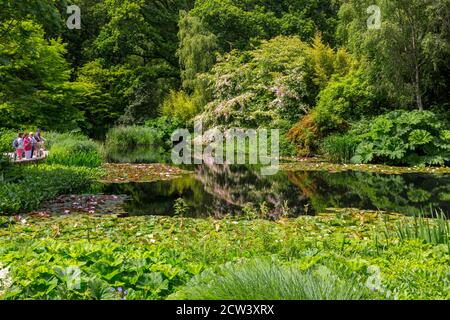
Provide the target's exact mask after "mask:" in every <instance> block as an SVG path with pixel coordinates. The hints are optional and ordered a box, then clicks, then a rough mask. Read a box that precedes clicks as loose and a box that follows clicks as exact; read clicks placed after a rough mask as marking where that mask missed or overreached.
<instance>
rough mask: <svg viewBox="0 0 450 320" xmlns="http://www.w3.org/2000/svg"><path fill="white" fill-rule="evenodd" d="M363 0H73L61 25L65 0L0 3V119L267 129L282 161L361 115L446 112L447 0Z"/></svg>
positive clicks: (18, 124)
mask: <svg viewBox="0 0 450 320" xmlns="http://www.w3.org/2000/svg"><path fill="white" fill-rule="evenodd" d="M28 2H29V1H26V3H28ZM372 2H373V1H372ZM372 2H371V1H369V0H364V1H359V0H358V1H357V0H341V1H334V0H300V1H299V0H295V1H291V0H284V1H260V0H245V1H241V0H239V1H237V0H227V1H218V0H176V1H172V2H170V3H169V2H160V1H153V0H152V1H143V0H142V1H130V0H108V1H103V2H101V3H98V2H96V1H92V0H78V1H75V4H77V5H79V6H80V8H81V12H82V28H81V29H80V30H70V29H68V28H66V26H65V19H66V16H67V13H66V12H65V9H66V6H67V3H66V1H63V0H61V1H53V0H39V1H36V2H34V3H28V5H26V4H25V2H24V3H21V4H17V3H13V2H11V1H3V2H2V3H1V7H0V9H2V10H1V11H2V14H1V16H0V31H1V32H0V37H1V39H2V42H1V45H0V62H1V64H0V78H1V80H2V81H1V82H0V109H1V110H2V113H1V116H0V127H7V128H13V129H15V130H18V129H20V128H22V127H23V126H28V127H43V128H45V129H47V130H50V129H57V130H60V131H67V130H69V131H70V130H73V129H81V131H83V133H85V134H88V135H89V136H91V137H95V138H104V137H105V135H106V133H107V132H108V130H109V129H111V127H113V126H117V125H125V126H130V125H131V126H134V125H144V124H145V123H146V122H148V121H149V120H152V119H155V118H158V117H159V116H161V115H162V116H164V117H168V118H172V119H175V120H176V121H179V122H180V123H183V124H184V123H188V124H191V123H192V121H193V120H194V119H196V120H203V122H204V123H203V124H204V128H205V129H209V128H211V127H216V126H219V127H233V126H241V127H246V128H248V127H251V128H258V127H267V128H278V129H280V130H281V133H282V137H281V142H282V151H283V153H284V155H290V154H291V150H293V149H294V148H296V149H297V153H298V154H300V155H314V154H318V153H321V152H322V151H323V150H324V149H323V148H321V146H322V145H323V143H322V142H323V140H324V139H325V138H326V137H327V136H328V135H330V134H339V135H343V134H345V133H346V132H347V131H348V130H349V129H350V128H351V127H352V126H353V124H354V123H355V122H357V121H359V120H360V119H361V118H362V117H363V116H364V117H365V118H368V117H376V116H380V115H382V114H384V113H386V112H390V111H392V110H399V109H401V110H408V109H409V110H411V109H414V108H416V109H419V110H427V111H432V112H434V113H435V114H436V116H437V117H439V118H442V119H445V118H448V117H449V116H450V114H449V111H448V110H449V108H448V106H449V104H448V99H449V96H448V92H450V91H449V90H448V81H447V74H448V68H449V61H448V57H449V54H448V53H449V50H450V49H449V48H450V44H449V36H450V34H449V31H448V30H449V29H450V28H448V18H449V16H450V10H449V8H450V6H449V5H448V4H449V3H448V0H429V1H421V0H415V1H412V2H411V1H406V0H398V1H390V2H387V1H375V3H372ZM371 5H377V6H378V7H379V8H380V12H381V17H380V24H379V25H378V26H377V25H376V24H377V21H376V20H377V17H376V14H374V11H373V10H375V9H370V10H369V8H372V7H370V6H371ZM374 26H375V28H374ZM31 53H32V54H31ZM18 92H20V94H17V93H18ZM155 121H157V120H155ZM170 128H172V127H171V126H170ZM167 130H168V128H165V129H164V131H167ZM285 134H287V136H286V137H287V138H288V140H286V139H285ZM289 144H291V145H289ZM362 148H363V147H361V148H360V149H362ZM403 148H409V147H408V146H403ZM419 149H420V148H419ZM419 149H414V150H412V151H413V152H416V151H417V152H418V153H419V156H421V152H422V151H421V150H419ZM373 158H374V159H375V161H385V160H386V158H383V157H378V156H376V155H375V156H374V157H373ZM388 158H389V159H388V160H392V159H390V158H391V157H388ZM391 162H392V161H391ZM394 162H395V161H394ZM397 163H412V162H411V161H409V160H404V159H403V160H402V161H399V162H397ZM423 163H426V164H428V165H435V164H442V163H444V162H443V161H442V160H439V159H437V160H436V159H435V160H433V161H424V162H423Z"/></svg>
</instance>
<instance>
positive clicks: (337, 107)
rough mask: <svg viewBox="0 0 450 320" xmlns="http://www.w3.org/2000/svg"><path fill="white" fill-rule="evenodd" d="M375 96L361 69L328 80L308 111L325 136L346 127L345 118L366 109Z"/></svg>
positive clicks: (359, 115)
mask: <svg viewBox="0 0 450 320" xmlns="http://www.w3.org/2000/svg"><path fill="white" fill-rule="evenodd" d="M374 101H375V96H374V94H373V93H372V91H371V90H370V87H369V84H368V81H367V79H365V77H364V75H363V73H362V71H361V70H358V71H354V72H351V73H350V74H348V75H347V76H345V77H341V78H337V79H335V80H334V81H331V82H330V83H329V84H328V86H327V87H326V88H325V89H324V90H322V91H321V92H320V94H319V100H318V103H317V106H316V107H315V108H314V109H313V110H312V111H311V112H312V114H313V118H314V122H315V124H316V125H317V128H318V132H319V133H320V134H321V135H322V136H325V135H327V134H329V133H331V132H335V131H338V130H341V129H343V128H344V129H345V128H348V127H349V121H352V120H353V121H354V120H359V119H360V118H361V117H362V116H363V115H365V114H367V113H370V112H371V109H372V106H373V104H374Z"/></svg>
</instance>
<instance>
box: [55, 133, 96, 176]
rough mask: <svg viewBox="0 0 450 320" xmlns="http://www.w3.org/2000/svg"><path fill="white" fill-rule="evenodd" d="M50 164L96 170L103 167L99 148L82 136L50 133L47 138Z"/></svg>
mask: <svg viewBox="0 0 450 320" xmlns="http://www.w3.org/2000/svg"><path fill="white" fill-rule="evenodd" d="M47 139H48V149H49V157H48V159H47V162H48V163H50V164H61V165H66V166H81V167H90V168H95V167H98V166H100V165H101V162H102V157H101V154H100V151H99V146H98V145H97V143H95V142H94V141H92V140H90V139H89V138H87V137H85V136H83V135H81V134H68V133H66V134H57V133H50V134H49V136H47Z"/></svg>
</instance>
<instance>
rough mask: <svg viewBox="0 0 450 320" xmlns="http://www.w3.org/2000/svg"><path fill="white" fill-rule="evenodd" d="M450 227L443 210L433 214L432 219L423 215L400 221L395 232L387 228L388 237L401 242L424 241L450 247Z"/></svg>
mask: <svg viewBox="0 0 450 320" xmlns="http://www.w3.org/2000/svg"><path fill="white" fill-rule="evenodd" d="M449 231H450V226H449V222H448V219H447V217H446V216H445V214H444V212H443V211H442V210H440V211H437V210H436V211H434V212H432V215H431V217H430V218H427V217H425V216H424V215H423V214H419V215H416V216H414V217H413V218H403V219H402V220H400V221H398V222H397V223H396V224H395V226H394V228H393V231H391V230H389V228H387V227H386V232H385V234H386V237H387V238H393V237H397V238H398V239H400V240H401V241H406V240H417V239H419V240H422V241H424V242H426V243H432V244H447V245H450V241H449V238H450V232H449Z"/></svg>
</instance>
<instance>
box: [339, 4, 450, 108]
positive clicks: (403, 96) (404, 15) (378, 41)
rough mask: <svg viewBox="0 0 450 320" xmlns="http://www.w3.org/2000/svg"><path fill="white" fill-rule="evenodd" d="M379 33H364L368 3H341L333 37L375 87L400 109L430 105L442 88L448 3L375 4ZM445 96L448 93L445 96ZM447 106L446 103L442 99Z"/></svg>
mask: <svg viewBox="0 0 450 320" xmlns="http://www.w3.org/2000/svg"><path fill="white" fill-rule="evenodd" d="M376 3H377V4H378V6H379V8H380V13H381V21H380V22H381V24H380V28H379V29H377V28H369V27H368V24H367V20H368V17H369V13H367V9H368V8H369V6H370V5H372V4H373V1H372V0H363V1H361V0H344V4H343V5H342V7H341V10H340V18H341V22H340V26H339V31H338V33H339V34H340V35H341V36H343V37H344V38H345V39H346V40H347V43H348V44H349V46H350V48H351V49H353V50H354V51H355V52H358V53H359V54H361V55H362V56H364V57H366V58H367V62H368V66H369V70H370V71H371V74H372V78H373V83H374V84H375V87H377V88H379V89H380V90H383V91H384V92H386V93H387V94H388V95H389V96H390V97H392V98H393V99H394V101H396V102H398V104H399V105H400V106H403V107H404V106H406V105H411V104H413V103H414V104H415V106H416V108H417V109H419V110H423V109H424V104H425V103H427V104H433V103H436V98H437V100H439V98H438V97H437V95H436V93H438V92H442V88H448V82H447V81H448V80H446V79H447V78H448V76H446V74H448V71H449V58H448V57H449V56H450V55H449V54H450V42H449V40H450V38H449V37H450V0H380V1H376ZM446 95H447V97H448V89H447V93H446ZM447 101H448V99H447Z"/></svg>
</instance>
